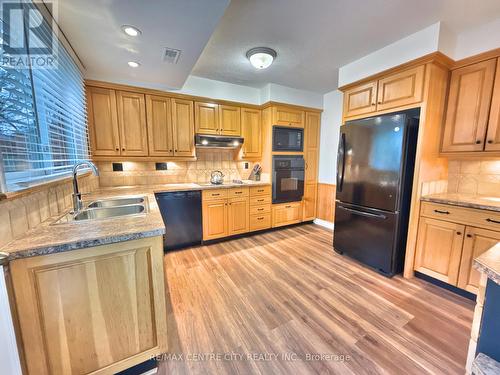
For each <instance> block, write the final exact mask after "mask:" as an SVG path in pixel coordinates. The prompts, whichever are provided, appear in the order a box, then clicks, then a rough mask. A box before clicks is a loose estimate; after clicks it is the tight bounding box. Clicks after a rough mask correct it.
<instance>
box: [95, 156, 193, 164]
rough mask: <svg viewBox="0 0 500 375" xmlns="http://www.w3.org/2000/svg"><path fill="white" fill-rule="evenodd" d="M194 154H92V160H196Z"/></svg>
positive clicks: (116, 161)
mask: <svg viewBox="0 0 500 375" xmlns="http://www.w3.org/2000/svg"><path fill="white" fill-rule="evenodd" d="M196 160H198V158H197V157H196V156H92V161H109V162H114V163H121V162H125V161H156V162H164V161H174V162H175V161H196Z"/></svg>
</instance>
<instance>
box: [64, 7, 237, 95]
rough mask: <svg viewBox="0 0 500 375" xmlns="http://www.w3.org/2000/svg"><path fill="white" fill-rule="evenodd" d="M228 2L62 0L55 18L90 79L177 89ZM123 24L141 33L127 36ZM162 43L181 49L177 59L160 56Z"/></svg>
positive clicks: (163, 47)
mask: <svg viewBox="0 0 500 375" xmlns="http://www.w3.org/2000/svg"><path fill="white" fill-rule="evenodd" d="M229 1H230V0H210V1H207V0H147V1H141V0H84V1H82V0H62V1H59V2H58V9H57V10H58V15H57V20H58V23H59V25H60V27H61V29H62V30H63V32H64V34H65V35H66V37H67V39H68V40H69V41H70V43H71V45H72V47H73V49H74V50H75V51H76V53H77V54H78V56H79V58H80V60H81V61H82V63H83V65H84V66H85V68H86V76H87V77H88V78H93V79H104V80H107V81H115V82H135V83H144V84H155V85H160V86H164V87H169V88H181V87H182V85H183V84H184V82H185V81H186V79H187V77H188V75H189V74H190V73H191V70H192V69H193V66H194V64H195V63H196V61H197V60H198V58H199V56H200V54H201V52H202V51H203V48H204V47H205V45H206V44H207V42H208V40H209V38H210V36H211V35H212V33H213V31H214V29H215V27H216V25H217V24H218V23H219V21H220V18H221V17H222V15H223V14H224V11H225V9H226V8H227V5H228V4H229ZM122 25H133V26H136V27H138V28H139V29H140V30H141V31H142V35H140V36H139V37H138V38H132V37H129V36H128V35H126V34H125V33H123V32H122V30H121V26H122ZM165 47H170V48H175V49H180V50H181V51H182V52H181V55H180V57H179V60H178V62H177V64H169V63H166V62H164V61H163V60H162V57H163V53H164V49H165ZM131 60H132V61H137V62H139V63H140V64H141V66H140V67H139V68H135V69H133V68H130V67H129V66H128V65H127V62H128V61H131Z"/></svg>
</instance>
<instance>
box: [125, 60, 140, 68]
mask: <svg viewBox="0 0 500 375" xmlns="http://www.w3.org/2000/svg"><path fill="white" fill-rule="evenodd" d="M127 64H128V66H130V67H131V68H138V67H139V66H140V65H141V64H139V63H138V62H135V61H129V62H128V63H127Z"/></svg>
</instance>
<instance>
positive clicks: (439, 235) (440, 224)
mask: <svg viewBox="0 0 500 375" xmlns="http://www.w3.org/2000/svg"><path fill="white" fill-rule="evenodd" d="M464 231H465V226H464V225H461V224H456V223H451V222H448V221H443V220H435V219H431V218H427V217H422V218H421V219H420V223H419V227H418V237H417V250H416V254H415V271H418V272H421V273H423V274H426V275H428V276H431V277H433V278H435V279H438V280H441V281H443V282H445V283H448V284H452V285H456V284H457V280H458V270H459V267H460V258H461V256H462V243H463V238H464Z"/></svg>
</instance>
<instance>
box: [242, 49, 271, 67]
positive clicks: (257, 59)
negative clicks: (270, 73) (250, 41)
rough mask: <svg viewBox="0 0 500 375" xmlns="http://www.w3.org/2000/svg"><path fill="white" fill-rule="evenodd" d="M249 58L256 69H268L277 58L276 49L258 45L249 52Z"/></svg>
mask: <svg viewBox="0 0 500 375" xmlns="http://www.w3.org/2000/svg"><path fill="white" fill-rule="evenodd" d="M247 58H248V60H250V64H252V65H253V67H254V68H255V69H266V68H268V67H269V66H270V65H271V64H272V63H273V61H274V59H275V58H276V51H275V50H273V49H271V48H268V47H256V48H252V49H251V50H249V51H248V52H247Z"/></svg>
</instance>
